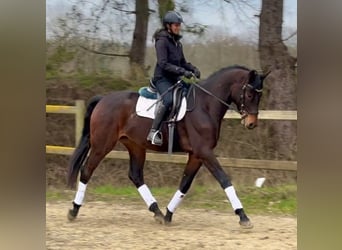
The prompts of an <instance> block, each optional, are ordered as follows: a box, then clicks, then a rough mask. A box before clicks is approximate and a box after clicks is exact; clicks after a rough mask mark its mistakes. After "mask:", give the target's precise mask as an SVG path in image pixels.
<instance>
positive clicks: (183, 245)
mask: <svg viewBox="0 0 342 250" xmlns="http://www.w3.org/2000/svg"><path fill="white" fill-rule="evenodd" d="M69 208H71V203H70V202H48V203H47V204H46V247H47V249H192V250H195V249H228V250H229V249H234V250H239V249H243V250H248V249H253V250H256V249H265V250H277V249H286V250H289V249H297V219H296V218H294V217H282V216H261V215H252V216H250V219H251V221H252V222H253V224H254V228H253V229H250V230H243V229H240V226H239V224H238V217H237V216H236V215H234V214H233V212H226V213H223V212H218V211H214V210H206V209H191V210H190V209H189V208H182V207H180V208H178V210H177V212H176V213H175V215H174V217H173V223H172V225H170V226H165V225H161V224H157V223H156V222H155V221H154V219H153V214H152V213H150V212H149V211H148V210H147V209H146V207H145V206H144V204H140V205H138V204H129V203H127V202H125V203H121V204H118V203H116V204H112V203H108V202H99V201H96V202H87V203H86V204H85V205H84V206H83V207H82V208H81V210H80V213H79V216H78V218H77V219H76V220H75V221H73V222H69V221H68V220H67V211H68V209H69Z"/></svg>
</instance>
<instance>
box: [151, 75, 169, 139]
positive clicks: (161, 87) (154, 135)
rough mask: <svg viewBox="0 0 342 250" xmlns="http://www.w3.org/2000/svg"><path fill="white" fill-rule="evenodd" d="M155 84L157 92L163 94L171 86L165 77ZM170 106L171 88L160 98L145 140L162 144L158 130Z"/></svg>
mask: <svg viewBox="0 0 342 250" xmlns="http://www.w3.org/2000/svg"><path fill="white" fill-rule="evenodd" d="M155 85H156V88H157V90H158V92H159V94H161V95H163V93H165V92H166V91H167V90H168V89H169V88H170V87H171V86H172V83H171V82H170V81H168V80H167V79H165V78H162V79H161V80H159V81H157V82H156V84H155ZM171 106H172V90H171V91H169V92H167V93H165V95H164V96H163V98H162V102H161V103H160V104H159V105H157V108H158V110H157V112H156V117H155V118H154V120H153V123H152V127H151V130H150V132H149V133H148V136H147V140H148V141H151V143H152V144H154V145H162V144H163V140H162V137H161V135H160V133H159V130H160V127H161V124H162V122H163V120H164V119H165V116H166V114H167V111H168V109H169V107H171Z"/></svg>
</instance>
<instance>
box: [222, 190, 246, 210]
mask: <svg viewBox="0 0 342 250" xmlns="http://www.w3.org/2000/svg"><path fill="white" fill-rule="evenodd" d="M224 191H225V192H226V194H227V197H228V199H229V201H230V203H231V204H232V207H233V209H234V210H236V209H239V208H242V204H241V202H240V200H239V198H238V197H237V195H236V192H235V189H234V187H233V186H230V187H227V188H226V189H225V190H224Z"/></svg>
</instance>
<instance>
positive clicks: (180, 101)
mask: <svg viewBox="0 0 342 250" xmlns="http://www.w3.org/2000/svg"><path fill="white" fill-rule="evenodd" d="M191 89H192V85H191V86H190V88H187V87H186V85H184V83H183V82H179V83H177V84H176V85H175V86H174V87H173V89H172V90H170V91H172V96H173V102H172V107H171V110H170V111H169V114H168V116H167V118H166V119H165V121H164V122H166V123H167V124H168V137H169V138H168V142H169V144H168V153H169V154H171V153H172V148H173V140H174V128H175V123H176V122H177V121H180V120H181V119H183V117H184V115H185V113H186V111H189V110H187V101H188V100H189V98H188V97H189V94H190V93H191V92H192V91H191ZM139 95H140V97H139V99H138V102H137V106H136V112H137V115H139V116H143V117H148V118H152V119H154V114H155V112H156V111H157V110H158V107H157V105H159V104H160V103H161V102H160V98H161V97H160V94H159V93H158V91H157V89H156V87H155V85H154V83H153V81H152V80H150V84H149V86H147V87H142V88H140V89H139ZM148 102H149V103H150V104H151V103H152V105H154V106H155V107H154V112H153V115H152V114H151V112H149V114H148V111H149V110H148V109H152V108H151V105H150V106H149V107H147V105H146V104H147V103H148Z"/></svg>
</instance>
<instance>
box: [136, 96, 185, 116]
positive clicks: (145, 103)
mask: <svg viewBox="0 0 342 250" xmlns="http://www.w3.org/2000/svg"><path fill="white" fill-rule="evenodd" d="M156 102H157V100H154V99H148V98H145V97H143V96H139V98H138V101H137V105H136V106H135V111H136V113H137V115H138V116H141V117H146V118H151V119H154V117H155V116H154V113H155V110H156V105H157V103H156ZM153 104H155V105H153ZM152 105H153V107H152V108H150V110H147V109H148V108H149V107H151V106H152ZM185 113H186V98H185V97H183V98H182V104H181V107H180V109H179V112H178V115H177V121H180V120H182V119H183V117H184V115H185Z"/></svg>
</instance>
